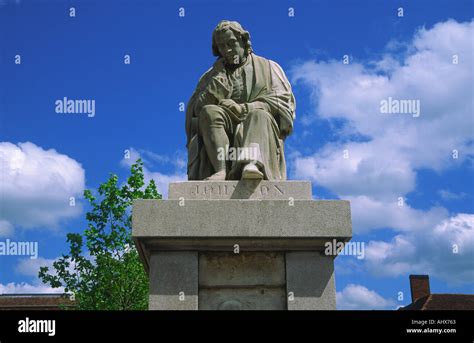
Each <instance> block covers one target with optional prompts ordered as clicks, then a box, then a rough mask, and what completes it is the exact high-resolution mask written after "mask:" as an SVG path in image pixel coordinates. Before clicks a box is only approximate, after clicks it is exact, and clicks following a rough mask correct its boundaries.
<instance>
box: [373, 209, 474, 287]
mask: <svg viewBox="0 0 474 343" xmlns="http://www.w3.org/2000/svg"><path fill="white" fill-rule="evenodd" d="M365 256H366V267H367V268H368V270H369V271H370V272H372V273H373V274H375V275H379V276H398V275H404V274H430V275H432V276H434V277H438V278H440V279H442V280H444V281H446V282H447V283H449V284H462V283H470V282H473V280H474V215H472V214H463V213H461V214H458V215H456V216H454V217H451V218H449V219H446V220H443V221H442V222H441V223H440V224H438V225H436V226H435V227H434V229H432V228H429V227H427V228H425V229H424V230H420V231H413V232H407V233H403V234H400V235H397V236H395V237H394V238H393V239H392V241H391V242H383V241H371V242H369V244H368V245H367V246H366V251H365Z"/></svg>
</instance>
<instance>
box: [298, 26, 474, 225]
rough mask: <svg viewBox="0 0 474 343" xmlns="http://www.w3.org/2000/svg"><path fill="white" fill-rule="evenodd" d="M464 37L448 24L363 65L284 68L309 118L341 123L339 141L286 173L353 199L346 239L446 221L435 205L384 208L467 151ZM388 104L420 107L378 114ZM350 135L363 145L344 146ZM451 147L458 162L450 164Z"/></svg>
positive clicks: (473, 79) (468, 36) (468, 70)
mask: <svg viewBox="0 0 474 343" xmlns="http://www.w3.org/2000/svg"><path fill="white" fill-rule="evenodd" d="M473 35H474V21H473V22H467V23H458V22H456V21H453V20H449V21H447V22H443V23H438V24H436V25H435V26H434V27H433V28H431V29H425V28H422V29H420V30H418V31H417V32H416V34H415V35H414V37H413V39H412V41H411V42H408V43H407V44H404V46H405V47H406V51H407V52H406V55H405V56H400V55H397V54H396V53H395V52H393V51H391V50H390V49H388V51H387V52H386V53H385V55H383V57H382V58H381V59H380V60H374V61H370V62H368V63H366V64H362V63H351V64H349V65H344V64H342V62H341V61H334V60H332V61H329V62H314V61H310V62H306V63H303V64H301V65H298V66H296V67H295V68H294V69H293V72H292V75H293V80H294V82H300V83H302V84H304V85H306V86H308V87H309V88H310V89H311V94H312V100H313V103H314V104H315V113H316V115H317V117H318V118H319V119H323V120H330V121H332V120H334V119H338V120H341V119H342V121H343V122H344V125H343V127H342V128H340V129H339V132H338V133H339V135H340V137H341V140H340V141H337V142H330V143H328V144H327V145H325V146H323V147H321V148H320V149H319V150H318V151H315V153H313V154H312V155H308V156H304V155H299V156H296V157H295V160H294V163H293V165H294V174H295V176H296V177H297V178H305V179H310V180H313V181H315V182H316V183H317V184H319V185H321V186H323V187H325V188H327V189H329V190H331V191H332V192H334V193H336V194H337V195H338V196H340V197H341V198H344V199H348V200H351V201H353V203H352V207H353V219H354V223H355V226H354V231H355V232H361V231H366V230H369V229H374V228H377V227H393V228H395V229H400V230H407V229H410V228H411V227H413V226H415V227H426V226H430V225H431V226H433V225H436V224H438V223H439V222H440V221H441V220H443V219H446V218H447V211H446V210H443V209H442V208H439V207H434V208H431V209H429V210H427V211H421V210H416V209H413V208H411V207H410V206H409V205H408V204H407V205H406V206H405V207H404V208H403V209H402V210H400V209H399V208H397V206H393V205H394V204H396V202H397V199H398V197H404V196H405V195H406V194H408V193H410V192H412V191H413V190H415V188H416V177H417V171H418V170H419V169H421V168H427V169H432V170H436V171H438V172H440V171H442V170H444V169H446V168H450V167H455V166H457V165H460V164H461V163H462V161H464V160H465V159H467V158H469V156H472V154H473V152H474V150H473V147H474V145H473V144H472V142H471V141H472V127H473V124H474V123H473V117H472V113H473V103H472V93H473V85H474V74H473V73H472V65H473V62H474V61H473V54H472V36H473ZM392 45H393V44H392ZM453 55H457V56H458V59H459V63H458V64H453ZM400 60H401V61H400ZM373 66H375V68H374V67H373ZM388 97H392V98H393V99H414V100H420V102H421V115H420V117H418V118H414V117H413V116H411V115H406V114H381V113H380V102H381V100H384V99H387V98H388ZM352 134H357V135H359V136H362V137H364V141H360V140H357V141H354V140H352V141H351V140H350V138H351V137H352V136H351V135H352ZM347 139H349V140H348V141H347ZM453 149H456V150H458V152H459V158H458V159H453V158H452V151H453ZM344 150H347V153H348V158H344V157H345V156H344ZM367 206H368V207H367Z"/></svg>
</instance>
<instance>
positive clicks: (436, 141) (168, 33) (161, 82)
mask: <svg viewBox="0 0 474 343" xmlns="http://www.w3.org/2000/svg"><path fill="white" fill-rule="evenodd" d="M70 7H74V8H75V10H76V13H75V14H76V16H75V17H70V16H69V8H70ZM179 7H183V8H184V10H185V16H184V17H179V16H178V9H179ZM289 7H293V8H294V11H295V12H294V13H295V16H294V17H289V16H288V8H289ZM399 7H403V11H404V16H403V17H398V16H397V9H398V8H399ZM472 16H473V5H472V2H471V1H463V0H461V1H456V2H453V1H448V0H438V1H416V2H415V1H389V0H388V1H289V2H287V1H281V2H278V3H275V2H270V1H227V2H225V3H224V2H218V1H211V0H209V1H181V2H180V3H179V4H177V3H176V2H172V1H169V2H166V3H164V2H157V1H144V0H141V1H133V2H132V1H113V2H112V1H100V2H93V1H47V0H44V1H11V0H0V43H1V44H0V114H1V121H0V138H1V142H3V143H2V145H1V147H0V159H2V164H3V166H2V170H3V171H4V175H3V176H5V177H3V176H2V179H3V180H0V182H1V183H2V187H3V188H2V190H3V191H4V192H5V194H4V196H2V202H3V205H5V206H2V208H3V210H2V212H3V213H2V214H1V216H0V224H1V225H0V239H6V238H10V239H12V240H27V241H38V242H39V250H40V251H39V255H40V258H39V259H38V260H36V261H34V260H29V259H28V258H25V257H13V256H1V257H0V293H1V292H2V291H4V292H11V291H17V292H18V291H38V292H41V291H49V290H48V289H47V288H45V287H42V286H40V285H39V284H38V280H37V279H36V277H35V274H36V270H37V267H38V265H39V264H41V263H43V262H45V263H50V260H51V259H54V258H55V257H57V256H59V255H60V254H61V253H64V252H66V244H65V234H66V233H67V232H71V231H76V232H81V231H82V230H83V229H84V228H85V221H84V213H85V211H86V210H87V207H86V204H85V203H84V202H83V201H81V200H80V197H81V193H82V190H83V189H84V187H86V188H90V189H95V188H96V187H98V185H99V184H100V182H103V181H104V180H105V179H106V178H107V177H108V175H109V173H116V174H118V175H119V176H120V177H121V178H122V179H123V178H124V177H126V175H127V174H128V165H129V161H127V160H124V159H123V157H124V150H126V149H129V150H130V151H132V155H133V157H136V156H137V155H141V157H142V158H144V159H145V161H146V172H147V176H148V177H149V178H155V179H156V180H157V182H158V185H159V186H160V187H161V189H160V191H161V192H164V193H166V185H167V183H168V182H170V181H173V180H182V179H183V178H185V168H184V161H185V158H186V150H185V133H184V113H183V112H180V111H179V103H180V102H184V103H186V102H187V100H188V99H189V97H190V95H191V93H192V91H193V90H194V87H195V86H196V83H197V80H198V78H199V76H200V75H201V74H202V73H203V72H204V71H205V70H207V69H208V68H209V67H210V66H211V65H212V63H213V61H214V57H213V56H212V53H211V33H212V30H213V29H214V27H215V26H216V24H217V23H218V22H219V21H220V20H222V19H230V20H237V21H239V22H240V23H241V24H242V25H243V26H244V28H245V29H247V30H248V31H250V34H251V39H252V44H253V47H254V51H255V53H256V54H258V55H261V56H264V57H267V58H270V59H272V60H274V61H276V62H278V63H279V64H280V65H281V66H282V67H283V69H284V70H285V72H286V74H287V76H288V77H289V79H290V81H291V83H292V85H293V91H294V94H295V97H296V101H297V120H296V122H295V130H294V133H293V135H292V136H290V137H289V138H288V139H287V141H286V147H285V148H286V153H287V164H288V171H289V178H290V179H310V180H311V181H312V182H313V194H314V197H315V198H325V199H336V198H341V199H348V200H351V201H352V208H353V221H354V238H353V240H354V241H360V242H365V244H366V250H367V251H366V253H367V256H366V258H365V259H363V260H358V259H356V258H355V257H350V256H347V257H342V256H341V257H338V258H337V260H336V261H337V262H336V286H337V291H338V300H339V303H338V307H339V308H396V307H397V306H399V305H404V304H407V303H409V302H410V296H409V294H410V293H409V281H408V275H409V274H411V273H428V274H430V278H431V289H432V291H433V292H436V293H472V292H473V281H474V266H473V263H474V262H473V261H474V247H473V245H474V238H473V237H474V219H473V214H474V211H473V210H474V206H473V205H474V201H473V192H472V190H473V186H474V185H473V163H472V161H473V159H472V157H473V144H472V138H473V131H474V129H473V128H474V126H473V119H472V114H473V107H472V106H473V105H472V94H473V77H472V75H470V74H472V67H473V60H472V58H473V57H472V55H473V54H472V49H473V46H472V36H473V24H472ZM466 37H467V39H466ZM126 54H128V55H130V58H131V64H129V65H127V64H124V55H126ZM346 54H347V55H348V56H349V60H350V63H349V64H348V65H344V64H343V63H342V59H343V56H344V55H346ZM455 54H456V55H458V58H459V63H458V64H456V65H454V64H453V63H452V60H451V59H452V56H453V55H455ZM16 55H20V57H21V64H15V56H16ZM388 96H390V97H393V98H400V99H419V100H420V102H421V108H422V114H421V116H420V117H419V118H413V117H410V116H407V115H401V114H399V115H394V114H392V115H385V116H383V115H381V114H380V113H377V111H378V107H377V106H378V104H379V103H380V100H382V99H385V98H387V97H388ZM63 97H68V98H70V99H94V100H95V102H96V115H95V116H94V117H93V118H88V117H87V115H84V114H58V113H56V112H55V101H56V100H58V99H62V98H63ZM26 142H30V143H26ZM19 143H26V144H22V145H20V144H19ZM51 149H54V150H51ZM345 149H347V150H348V152H349V156H350V157H349V158H348V159H346V160H342V159H340V158H338V156H342V151H343V150H345ZM453 149H456V150H458V152H459V157H458V158H457V159H453V158H451V152H452V150H453ZM15 173H16V174H15ZM12 175H16V176H15V177H14V176H12ZM70 196H76V197H77V198H78V200H79V201H78V205H77V206H76V208H74V209H71V208H70V207H69V206H68V199H69V197H70ZM398 197H403V199H404V207H402V208H399V207H398V208H397V206H396V204H397V199H398ZM394 204H395V205H394ZM452 244H458V245H459V246H460V252H459V253H458V254H452V253H449V252H448V250H449V249H450V246H451V245H452ZM443 249H444V250H443ZM398 292H403V293H404V299H403V300H402V301H399V300H398V299H397V297H398V294H399V293H398Z"/></svg>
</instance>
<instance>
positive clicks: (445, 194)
mask: <svg viewBox="0 0 474 343" xmlns="http://www.w3.org/2000/svg"><path fill="white" fill-rule="evenodd" d="M438 194H439V196H440V197H441V198H442V199H444V200H448V201H449V200H459V199H462V198H464V197H465V196H466V195H467V194H466V193H464V192H461V193H453V192H451V191H449V190H446V189H440V190H439V191H438Z"/></svg>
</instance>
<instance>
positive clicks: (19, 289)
mask: <svg viewBox="0 0 474 343" xmlns="http://www.w3.org/2000/svg"><path fill="white" fill-rule="evenodd" d="M18 293H32V294H37V293H64V289H63V288H52V287H49V286H46V285H32V284H29V283H25V282H21V283H14V282H10V283H7V284H2V283H0V294H18Z"/></svg>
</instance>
